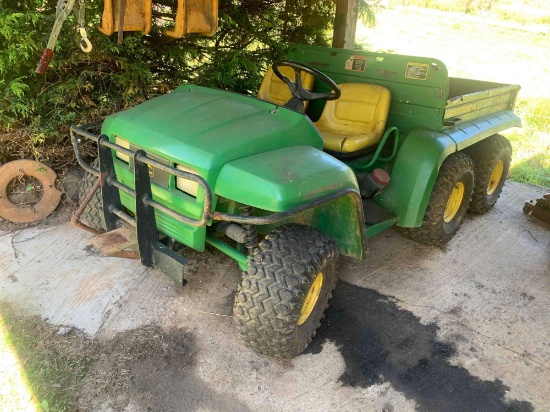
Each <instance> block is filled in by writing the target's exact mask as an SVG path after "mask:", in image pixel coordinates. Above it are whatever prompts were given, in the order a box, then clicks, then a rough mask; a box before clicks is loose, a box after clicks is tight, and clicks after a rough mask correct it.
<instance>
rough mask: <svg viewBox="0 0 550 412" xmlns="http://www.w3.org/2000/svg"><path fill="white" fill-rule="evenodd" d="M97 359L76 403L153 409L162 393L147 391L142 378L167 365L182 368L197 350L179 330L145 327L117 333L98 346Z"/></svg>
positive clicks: (88, 406) (97, 407) (90, 407)
mask: <svg viewBox="0 0 550 412" xmlns="http://www.w3.org/2000/svg"><path fill="white" fill-rule="evenodd" d="M98 347H99V351H98V357H97V361H96V362H95V363H94V364H93V365H92V366H91V368H90V371H89V372H88V374H87V375H86V377H85V378H84V380H83V381H82V385H81V388H80V390H79V394H78V405H79V407H80V408H81V409H82V410H86V411H87V410H107V409H109V410H114V411H122V410H125V409H126V408H127V407H128V405H130V404H131V405H132V406H134V407H137V406H139V408H138V410H155V409H154V408H155V405H156V403H157V402H158V401H157V398H158V397H159V396H163V394H158V393H154V391H151V390H147V388H146V385H143V381H144V379H143V378H144V377H146V378H150V377H151V374H150V373H149V372H151V373H152V374H155V372H157V371H159V370H164V369H166V368H170V367H177V368H178V369H183V368H185V367H187V366H189V369H191V367H190V365H191V363H192V360H193V359H192V358H193V356H194V355H195V353H196V349H194V344H193V339H192V336H191V335H190V334H189V333H186V332H185V331H183V330H181V329H174V330H172V331H170V332H165V331H163V330H162V329H161V328H160V327H158V326H145V327H143V328H140V329H135V330H131V331H128V332H124V333H119V334H117V335H116V336H115V337H114V338H113V339H112V340H109V341H105V342H102V343H100V344H99V345H98Z"/></svg>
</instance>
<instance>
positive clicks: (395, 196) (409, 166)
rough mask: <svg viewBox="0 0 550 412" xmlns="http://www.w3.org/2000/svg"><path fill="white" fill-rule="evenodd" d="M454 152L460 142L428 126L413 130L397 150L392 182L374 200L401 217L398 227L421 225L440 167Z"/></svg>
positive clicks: (398, 218)
mask: <svg viewBox="0 0 550 412" xmlns="http://www.w3.org/2000/svg"><path fill="white" fill-rule="evenodd" d="M453 152H456V143H455V141H454V140H453V139H451V138H450V137H449V136H447V135H445V134H443V133H438V132H435V131H433V130H430V129H425V128H416V129H413V130H412V131H411V132H409V133H407V134H406V135H405V137H404V138H403V142H402V144H401V147H400V148H399V151H398V152H397V156H396V158H395V163H394V166H393V169H392V171H391V181H390V184H389V185H388V187H387V188H386V189H385V190H384V191H383V192H382V193H381V194H380V195H378V196H376V197H375V198H374V200H375V201H376V203H378V204H379V205H380V206H382V207H383V208H385V209H387V210H389V211H390V212H392V213H394V214H395V215H396V216H397V225H398V226H402V227H419V226H420V225H421V224H422V219H423V218H424V213H425V211H426V207H427V205H428V201H429V200H430V195H431V192H432V188H433V185H434V183H435V180H436V178H437V174H438V171H439V167H440V166H441V164H442V163H443V161H444V160H445V158H446V157H447V156H449V155H450V154H451V153H453Z"/></svg>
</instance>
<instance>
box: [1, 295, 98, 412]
mask: <svg viewBox="0 0 550 412" xmlns="http://www.w3.org/2000/svg"><path fill="white" fill-rule="evenodd" d="M58 329H59V327H54V326H51V325H49V324H47V323H46V322H44V321H43V320H42V319H40V318H39V317H27V316H21V315H19V314H18V313H17V312H16V311H15V310H13V309H12V308H11V307H9V306H7V305H5V304H1V303H0V332H1V336H0V341H1V342H0V343H1V344H2V349H3V351H2V353H0V357H1V359H0V361H1V362H0V363H1V364H2V365H13V363H14V362H13V361H12V362H10V360H9V358H10V357H11V358H12V360H13V359H15V360H16V362H15V363H16V364H17V363H18V364H19V367H20V370H19V371H18V370H17V369H16V368H13V367H12V368H10V371H5V370H4V371H2V373H3V374H5V375H4V376H3V379H2V389H1V390H0V405H2V408H3V409H2V410H4V411H14V412H15V411H22V410H33V411H46V412H47V411H56V412H57V411H60V412H61V411H67V412H72V411H75V410H77V405H76V399H75V398H76V393H77V390H78V387H79V383H80V382H81V380H82V379H83V377H84V376H85V375H86V373H87V371H88V368H89V366H90V365H91V363H92V362H93V360H94V359H95V345H96V344H95V343H94V342H93V341H90V340H88V339H85V338H84V337H81V336H79V335H78V334H76V333H74V332H70V333H68V334H66V335H59V334H58V333H57V332H58ZM18 374H19V375H22V376H21V377H18V376H14V375H18ZM6 375H12V376H6ZM21 380H22V382H23V385H16V384H13V382H14V381H21ZM10 382H11V384H10ZM25 387H26V388H25ZM29 398H32V399H29Z"/></svg>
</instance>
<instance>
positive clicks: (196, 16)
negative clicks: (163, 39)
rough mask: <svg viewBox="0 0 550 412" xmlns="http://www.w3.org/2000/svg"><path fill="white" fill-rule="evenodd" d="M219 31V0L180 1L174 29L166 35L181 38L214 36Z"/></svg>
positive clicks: (166, 32)
mask: <svg viewBox="0 0 550 412" xmlns="http://www.w3.org/2000/svg"><path fill="white" fill-rule="evenodd" d="M217 29H218V0H178V8H177V11H176V17H175V19H174V28H173V29H172V30H165V31H164V34H166V35H167V36H170V37H174V38H181V37H183V36H184V35H186V34H190V33H198V34H202V35H203V36H213V35H214V33H216V30H217Z"/></svg>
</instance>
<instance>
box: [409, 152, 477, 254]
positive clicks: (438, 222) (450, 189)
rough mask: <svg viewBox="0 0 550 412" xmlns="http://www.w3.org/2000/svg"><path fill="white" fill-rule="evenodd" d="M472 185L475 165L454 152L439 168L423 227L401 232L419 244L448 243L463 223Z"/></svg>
mask: <svg viewBox="0 0 550 412" xmlns="http://www.w3.org/2000/svg"><path fill="white" fill-rule="evenodd" d="M473 186H474V162H473V161H472V159H470V158H469V157H468V156H466V155H465V154H464V153H461V152H457V153H453V154H452V155H450V156H449V157H447V159H445V161H444V162H443V164H442V165H441V168H440V169H439V175H438V176H437V180H436V181H435V184H434V187H433V189H432V194H431V196H430V200H429V202H428V207H427V208H426V213H425V214H424V219H423V221H422V225H421V226H420V227H418V228H403V229H402V230H401V231H402V232H403V233H404V234H405V235H406V236H408V237H410V238H411V239H414V240H416V241H418V242H422V243H429V244H435V245H443V244H445V243H447V242H448V241H449V240H450V239H451V238H452V237H453V236H454V235H455V234H456V232H457V230H458V229H459V227H460V225H461V223H462V220H463V218H464V215H465V214H466V210H467V209H468V204H469V203H470V198H471V196H472V190H473Z"/></svg>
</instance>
